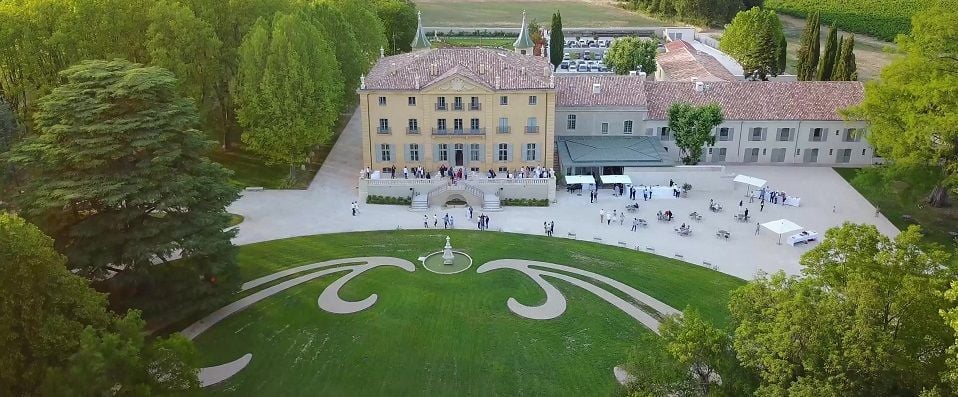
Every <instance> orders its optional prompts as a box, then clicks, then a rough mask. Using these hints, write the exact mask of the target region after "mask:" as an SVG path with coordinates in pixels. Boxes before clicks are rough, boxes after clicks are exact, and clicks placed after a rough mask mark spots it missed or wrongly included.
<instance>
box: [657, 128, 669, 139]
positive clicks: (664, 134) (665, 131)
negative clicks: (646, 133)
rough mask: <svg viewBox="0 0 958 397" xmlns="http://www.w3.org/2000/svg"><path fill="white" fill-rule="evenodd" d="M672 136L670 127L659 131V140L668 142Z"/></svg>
mask: <svg viewBox="0 0 958 397" xmlns="http://www.w3.org/2000/svg"><path fill="white" fill-rule="evenodd" d="M671 134H672V130H671V129H669V127H662V129H661V130H659V139H661V140H663V141H667V140H669V138H670V135H671Z"/></svg>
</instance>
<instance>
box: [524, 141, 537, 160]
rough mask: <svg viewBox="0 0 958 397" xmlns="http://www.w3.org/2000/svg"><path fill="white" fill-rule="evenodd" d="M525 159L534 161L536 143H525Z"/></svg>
mask: <svg viewBox="0 0 958 397" xmlns="http://www.w3.org/2000/svg"><path fill="white" fill-rule="evenodd" d="M526 161H536V144H534V143H527V144H526Z"/></svg>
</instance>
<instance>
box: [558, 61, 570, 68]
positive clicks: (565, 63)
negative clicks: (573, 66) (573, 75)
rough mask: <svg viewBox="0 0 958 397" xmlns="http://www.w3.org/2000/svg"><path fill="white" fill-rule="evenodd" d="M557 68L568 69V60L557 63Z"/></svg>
mask: <svg viewBox="0 0 958 397" xmlns="http://www.w3.org/2000/svg"><path fill="white" fill-rule="evenodd" d="M559 69H564V70H569V61H562V62H561V63H559Z"/></svg>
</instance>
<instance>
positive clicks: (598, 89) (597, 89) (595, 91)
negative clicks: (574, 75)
mask: <svg viewBox="0 0 958 397" xmlns="http://www.w3.org/2000/svg"><path fill="white" fill-rule="evenodd" d="M592 93H593V94H601V93H602V84H599V83H592Z"/></svg>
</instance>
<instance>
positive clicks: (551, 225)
mask: <svg viewBox="0 0 958 397" xmlns="http://www.w3.org/2000/svg"><path fill="white" fill-rule="evenodd" d="M555 233H556V221H552V222H549V237H552V236H553V235H555Z"/></svg>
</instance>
